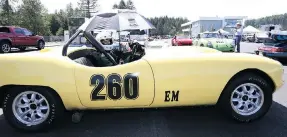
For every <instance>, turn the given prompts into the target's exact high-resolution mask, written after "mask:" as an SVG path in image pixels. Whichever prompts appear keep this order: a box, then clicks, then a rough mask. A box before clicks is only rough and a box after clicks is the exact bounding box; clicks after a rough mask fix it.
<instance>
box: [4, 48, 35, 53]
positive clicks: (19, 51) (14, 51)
mask: <svg viewBox="0 0 287 137" xmlns="http://www.w3.org/2000/svg"><path fill="white" fill-rule="evenodd" d="M32 51H38V49H36V48H28V49H26V50H24V51H21V50H19V49H16V48H13V49H11V52H10V53H24V52H32Z"/></svg>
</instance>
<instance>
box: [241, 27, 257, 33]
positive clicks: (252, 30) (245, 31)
mask: <svg viewBox="0 0 287 137" xmlns="http://www.w3.org/2000/svg"><path fill="white" fill-rule="evenodd" d="M259 32H260V31H259V30H258V29H256V28H254V27H252V26H247V27H246V28H244V29H243V33H244V34H246V33H259Z"/></svg>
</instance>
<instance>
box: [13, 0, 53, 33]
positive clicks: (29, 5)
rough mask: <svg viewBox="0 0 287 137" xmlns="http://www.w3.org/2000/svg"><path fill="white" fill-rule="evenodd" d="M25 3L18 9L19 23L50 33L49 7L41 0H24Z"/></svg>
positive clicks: (33, 29) (36, 30) (31, 28)
mask: <svg viewBox="0 0 287 137" xmlns="http://www.w3.org/2000/svg"><path fill="white" fill-rule="evenodd" d="M22 2H23V4H22V5H20V6H19V10H18V11H17V13H18V15H19V19H18V20H17V21H18V22H19V25H20V26H21V27H25V28H27V29H30V30H31V31H33V32H35V33H37V34H40V35H45V34H49V33H50V32H49V26H47V25H49V23H47V22H45V20H47V15H48V13H47V9H45V8H44V6H43V5H42V3H41V1H40V0H22Z"/></svg>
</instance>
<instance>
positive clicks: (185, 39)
mask: <svg viewBox="0 0 287 137" xmlns="http://www.w3.org/2000/svg"><path fill="white" fill-rule="evenodd" d="M177 41H192V39H177Z"/></svg>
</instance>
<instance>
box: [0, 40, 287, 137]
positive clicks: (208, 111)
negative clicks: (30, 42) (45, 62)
mask: <svg viewBox="0 0 287 137" xmlns="http://www.w3.org/2000/svg"><path fill="white" fill-rule="evenodd" d="M241 45H242V48H241V51H242V52H248V53H253V52H254V50H256V48H257V47H258V46H259V44H254V43H242V44H241ZM28 52H29V51H28ZM30 52H38V51H30ZM284 69H285V74H284V79H285V80H287V67H286V66H285V67H284ZM286 92H287V84H285V85H284V86H283V87H282V88H281V89H279V90H278V91H277V92H276V93H275V94H274V103H273V105H272V107H271V109H270V111H269V112H268V113H267V115H266V116H265V117H264V118H263V119H261V120H259V121H255V122H253V123H249V124H239V123H237V122H234V121H233V120H230V119H228V118H226V117H225V116H224V115H222V114H221V113H220V112H219V111H218V109H217V108H215V107H184V108H162V109H127V110H106V111H104V110H100V111H90V112H86V113H85V115H84V117H83V120H82V122H81V123H79V124H73V123H71V121H70V118H68V117H67V119H66V120H64V121H63V124H61V125H59V126H58V127H57V128H54V129H53V130H51V131H50V132H46V133H36V134H35V133H34V134H28V133H26V134H23V133H20V132H17V131H15V130H14V129H12V128H11V127H10V126H9V125H8V124H7V123H6V122H5V120H4V117H3V116H0V133H1V134H0V137H31V136H33V137H193V136H194V137H286V136H287V108H286V107H287V93H286ZM0 115H1V110H0Z"/></svg>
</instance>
